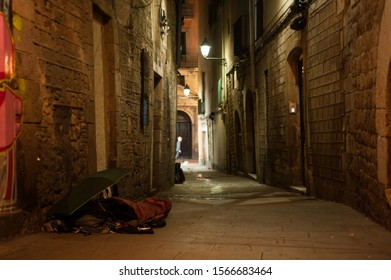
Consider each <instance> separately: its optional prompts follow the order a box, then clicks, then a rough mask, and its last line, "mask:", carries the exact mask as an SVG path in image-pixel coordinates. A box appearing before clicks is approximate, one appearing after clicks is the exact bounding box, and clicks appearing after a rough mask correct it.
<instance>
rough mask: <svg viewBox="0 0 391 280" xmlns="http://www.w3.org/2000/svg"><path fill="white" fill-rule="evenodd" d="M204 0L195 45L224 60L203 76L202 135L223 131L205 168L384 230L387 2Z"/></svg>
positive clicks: (388, 165) (389, 50) (388, 212)
mask: <svg viewBox="0 0 391 280" xmlns="http://www.w3.org/2000/svg"><path fill="white" fill-rule="evenodd" d="M201 2H202V3H203V4H202V5H203V6H204V7H205V9H207V10H208V12H207V13H205V14H206V15H207V16H205V18H204V22H205V27H204V28H201V29H200V39H201V38H203V37H208V40H209V41H211V43H212V49H213V48H214V49H215V50H216V49H217V52H215V53H213V56H216V57H219V58H224V59H225V61H226V65H225V66H216V65H214V66H211V65H203V66H202V67H201V68H200V73H201V74H200V77H201V78H202V76H201V75H202V73H207V74H206V76H207V77H206V78H205V90H206V91H207V92H208V93H207V100H206V101H205V102H206V104H211V105H210V106H209V108H210V109H209V111H208V109H207V112H206V114H209V115H210V114H212V113H213V115H214V120H213V122H212V123H211V124H209V125H208V128H209V129H210V134H211V135H225V138H224V137H221V136H220V139H218V138H217V137H214V138H213V143H214V144H213V145H212V147H216V146H219V147H226V152H223V151H222V152H218V153H216V150H214V151H213V152H212V154H213V157H212V165H214V166H216V167H218V168H220V169H225V168H226V169H227V170H228V171H229V172H232V173H244V174H247V175H249V176H251V177H254V178H256V180H258V181H259V182H260V183H265V184H270V185H275V186H280V187H283V188H295V189H298V190H300V191H302V192H306V193H307V194H308V195H310V196H315V197H318V198H322V199H327V200H332V201H337V202H340V203H344V204H347V205H349V206H351V207H353V208H354V209H357V210H358V211H360V212H362V213H364V214H365V215H367V216H368V217H370V218H372V219H373V220H375V221H376V222H378V223H379V224H381V225H383V226H385V227H386V228H389V229H391V208H390V204H389V202H388V200H387V194H388V192H389V190H390V188H391V177H390V176H391V175H390V174H391V172H390V171H391V150H390V136H391V130H390V125H389V123H390V108H391V106H390V104H391V103H390V101H391V99H390V96H391V95H390V88H391V87H390V75H391V74H390V73H391V71H390V70H391V68H390V65H391V60H390V57H391V44H390V39H389V38H390V37H389V34H388V33H389V30H387V27H386V26H387V24H389V23H390V13H391V7H390V3H388V2H389V1H376V2H373V1H369V0H362V1H352V0H332V1H324V0H308V1H305V0H282V1H274V0H270V1H268V0H247V1H240V3H238V1H230V0H226V1H223V0H221V1H208V0H204V1H201ZM200 6H201V4H200ZM200 22H201V20H200ZM204 62H205V63H207V61H204ZM209 67H215V68H216V67H217V69H213V70H210V69H209ZM208 71H210V72H208ZM220 81H221V83H220ZM220 85H222V87H221V89H222V92H221V94H220V92H219V89H220V88H219V86H220ZM216 88H217V89H218V90H216ZM220 97H221V99H220ZM206 108H208V106H207V107H206ZM223 138H224V139H223ZM216 154H219V156H216ZM222 154H224V155H225V158H222V156H221V155H222ZM219 157H220V158H219Z"/></svg>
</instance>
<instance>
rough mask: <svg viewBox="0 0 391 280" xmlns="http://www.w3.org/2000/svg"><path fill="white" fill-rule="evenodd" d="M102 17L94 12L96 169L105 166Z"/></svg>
mask: <svg viewBox="0 0 391 280" xmlns="http://www.w3.org/2000/svg"><path fill="white" fill-rule="evenodd" d="M103 28H104V25H103V17H102V16H101V15H100V14H98V13H94V20H93V40H94V93H95V96H94V101H95V140H96V149H95V151H96V171H101V170H104V169H106V168H107V145H106V142H107V139H106V123H105V122H106V119H107V118H106V110H105V73H107V72H108V71H106V70H105V63H104V58H103V57H104V56H103V52H104V47H103V38H104V34H103Z"/></svg>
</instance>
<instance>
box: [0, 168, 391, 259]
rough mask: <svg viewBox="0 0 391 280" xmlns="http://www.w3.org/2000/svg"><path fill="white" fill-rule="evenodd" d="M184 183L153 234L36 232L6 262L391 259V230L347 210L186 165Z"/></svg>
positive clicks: (3, 249) (8, 248)
mask: <svg viewBox="0 0 391 280" xmlns="http://www.w3.org/2000/svg"><path fill="white" fill-rule="evenodd" d="M182 168H183V170H184V173H185V176H186V181H185V182H184V183H183V184H177V185H175V186H174V187H172V188H170V189H169V190H168V191H163V192H160V193H158V195H157V196H159V197H166V198H167V197H168V198H170V199H171V200H172V210H171V212H170V213H169V216H168V219H167V225H166V226H165V227H162V228H157V229H155V230H154V234H115V233H112V234H93V235H88V236H86V235H83V234H81V233H78V234H73V233H69V234H59V233H45V232H41V233H36V234H31V235H25V236H22V237H17V238H13V239H9V240H6V239H3V240H2V241H1V242H0V259H3V260H21V259H23V260H48V259H49V260H114V259H117V260H261V259H264V260H295V259H296V260H389V259H391V232H389V231H387V230H386V229H385V228H383V227H381V226H380V225H378V224H376V223H375V222H373V221H372V220H370V219H368V218H367V217H365V216H364V215H362V214H361V213H359V212H357V211H355V210H353V209H351V208H350V207H348V206H346V205H343V204H337V203H333V202H328V201H323V200H319V199H315V198H312V197H308V196H305V195H301V194H298V193H294V192H289V191H287V190H284V189H281V188H276V187H270V186H266V185H262V184H259V183H258V182H256V181H255V180H252V179H248V178H245V177H241V176H234V175H229V174H226V173H222V172H218V171H215V170H208V169H207V168H206V167H205V166H203V167H200V166H198V165H197V164H195V163H189V164H183V165H182Z"/></svg>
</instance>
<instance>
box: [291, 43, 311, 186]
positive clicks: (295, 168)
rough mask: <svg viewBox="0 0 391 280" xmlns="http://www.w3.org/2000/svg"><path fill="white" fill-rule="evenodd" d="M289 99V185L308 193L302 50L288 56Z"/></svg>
mask: <svg viewBox="0 0 391 280" xmlns="http://www.w3.org/2000/svg"><path fill="white" fill-rule="evenodd" d="M288 63H289V66H290V67H288V68H289V69H288V71H287V74H288V77H287V79H288V83H287V84H288V99H289V118H288V119H289V121H288V123H289V125H288V139H287V143H288V146H289V169H290V174H289V178H290V179H289V185H290V186H291V187H294V188H298V189H300V190H301V191H306V185H307V180H306V174H307V171H306V169H307V163H306V161H307V157H306V145H307V144H306V140H307V139H306V110H305V108H306V104H305V84H304V81H305V79H304V74H305V69H304V59H303V51H302V49H301V48H295V49H293V50H292V51H291V53H290V54H289V56H288Z"/></svg>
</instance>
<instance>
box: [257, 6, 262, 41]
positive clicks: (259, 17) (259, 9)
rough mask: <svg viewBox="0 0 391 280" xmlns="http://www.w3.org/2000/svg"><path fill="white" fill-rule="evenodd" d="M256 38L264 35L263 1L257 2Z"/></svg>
mask: <svg viewBox="0 0 391 280" xmlns="http://www.w3.org/2000/svg"><path fill="white" fill-rule="evenodd" d="M255 1H256V2H255V38H256V39H258V38H259V37H261V36H262V34H263V0H255Z"/></svg>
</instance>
